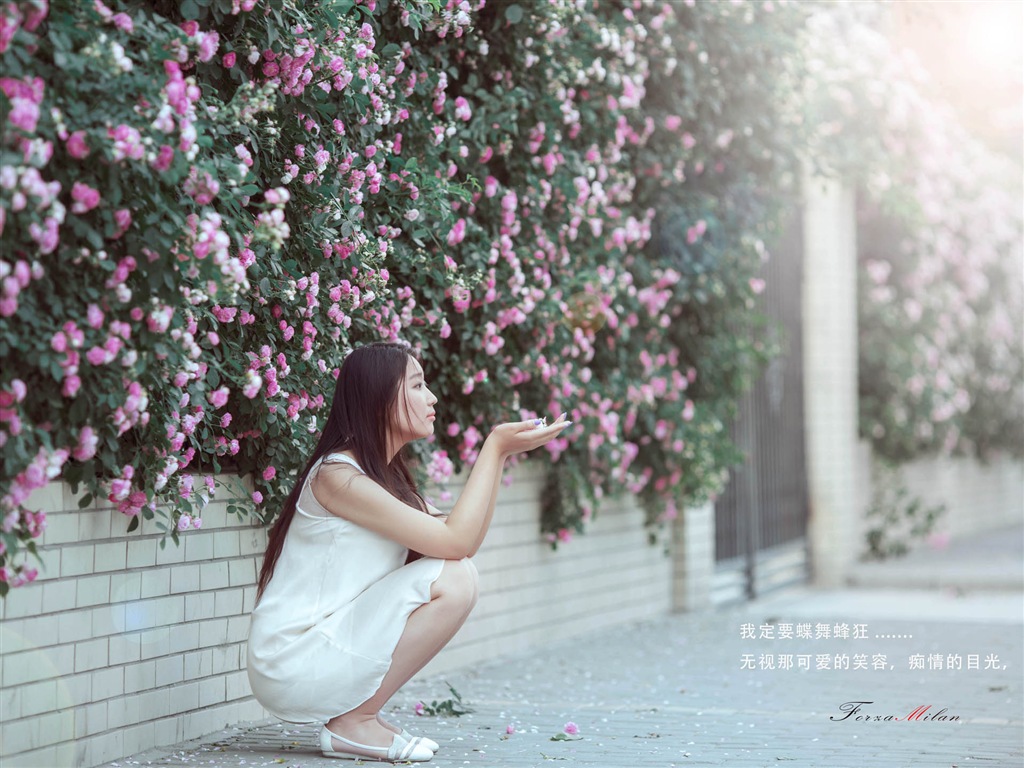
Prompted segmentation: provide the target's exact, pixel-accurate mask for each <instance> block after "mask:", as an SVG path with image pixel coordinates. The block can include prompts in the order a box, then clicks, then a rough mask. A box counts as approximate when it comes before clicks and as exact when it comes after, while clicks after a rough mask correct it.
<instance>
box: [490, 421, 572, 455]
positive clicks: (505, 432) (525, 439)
mask: <svg viewBox="0 0 1024 768" xmlns="http://www.w3.org/2000/svg"><path fill="white" fill-rule="evenodd" d="M570 424H572V422H571V421H566V418H565V414H564V413H563V414H562V415H561V416H559V417H558V418H557V419H555V420H554V421H553V422H552V423H551V424H545V423H544V421H543V420H542V419H534V420H530V421H512V422H509V423H507V424H499V425H498V426H496V427H495V428H494V429H493V430H491V434H490V435H489V436H488V438H487V440H488V441H489V442H490V441H493V442H494V445H495V447H496V448H497V449H498V450H499V451H500V453H501V455H502V456H512V455H514V454H517V453H523V452H525V451H532V450H533V449H534V448H540V447H541V446H542V445H544V444H546V443H549V442H551V441H552V440H554V439H555V438H556V437H558V436H559V435H560V434H561V433H562V430H563V429H565V428H566V427H568V426H569V425H570Z"/></svg>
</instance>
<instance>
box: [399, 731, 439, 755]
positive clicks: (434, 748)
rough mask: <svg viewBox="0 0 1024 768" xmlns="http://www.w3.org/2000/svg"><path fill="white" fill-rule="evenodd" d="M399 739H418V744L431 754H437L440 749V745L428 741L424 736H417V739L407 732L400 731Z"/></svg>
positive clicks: (430, 740)
mask: <svg viewBox="0 0 1024 768" xmlns="http://www.w3.org/2000/svg"><path fill="white" fill-rule="evenodd" d="M401 737H402V738H403V739H405V740H406V741H412V740H413V739H415V738H419V740H420V744H422V745H423V746H424V747H426V748H427V749H429V750H430V751H431V752H437V750H439V749H440V748H441V745H440V744H438V743H437V742H436V741H434V740H433V739H428V738H427V737H426V736H419V737H416V736H413V735H412V734H411V733H409V732H408V731H406V730H404V729H403V730H402V733H401Z"/></svg>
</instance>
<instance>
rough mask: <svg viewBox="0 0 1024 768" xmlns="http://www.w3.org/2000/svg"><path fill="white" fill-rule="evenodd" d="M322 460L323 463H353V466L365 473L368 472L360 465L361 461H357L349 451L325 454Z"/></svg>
mask: <svg viewBox="0 0 1024 768" xmlns="http://www.w3.org/2000/svg"><path fill="white" fill-rule="evenodd" d="M320 462H321V463H322V464H338V463H341V464H351V465H352V466H353V467H355V468H356V469H358V470H359V471H360V472H362V473H363V474H364V475H365V474H366V472H364V471H363V468H362V467H360V466H359V462H357V461H356V460H355V459H353V458H352V457H351V456H349V455H348V454H347V453H328V454H327V455H326V456H324V457H323V458H322V459H321V460H320Z"/></svg>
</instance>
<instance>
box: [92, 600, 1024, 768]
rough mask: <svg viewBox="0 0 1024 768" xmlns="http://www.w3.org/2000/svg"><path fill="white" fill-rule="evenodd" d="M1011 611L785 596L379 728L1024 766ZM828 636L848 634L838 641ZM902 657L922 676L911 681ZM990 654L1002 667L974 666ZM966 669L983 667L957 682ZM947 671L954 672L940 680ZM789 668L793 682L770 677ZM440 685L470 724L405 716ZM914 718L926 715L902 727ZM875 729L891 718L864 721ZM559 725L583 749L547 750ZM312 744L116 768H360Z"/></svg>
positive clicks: (429, 685)
mask: <svg viewBox="0 0 1024 768" xmlns="http://www.w3.org/2000/svg"><path fill="white" fill-rule="evenodd" d="M1022 614H1024V601H1022V599H1021V595H1020V593H1019V592H1016V591H1013V590H1010V591H1006V590H1003V591H998V592H995V591H993V592H982V591H967V592H964V591H957V590H943V591H939V590H930V591H927V590H894V589H891V588H886V589H860V588H851V589H841V590H834V591H822V590H816V589H812V588H806V587H802V588H795V589H790V590H785V591H783V592H780V593H777V594H775V595H772V596H769V597H766V598H762V599H760V600H758V601H755V602H753V603H748V604H745V605H740V606H732V607H728V608H718V609H713V610H708V611H704V612H700V613H693V614H680V615H674V616H667V617H664V618H661V619H658V620H655V621H649V622H644V623H640V624H634V625H630V626H623V627H617V628H614V629H610V630H604V631H601V632H599V633H594V634H593V635H587V636H583V637H578V638H576V639H574V640H572V641H569V642H562V643H558V644H553V645H550V646H548V647H546V648H542V649H540V650H537V649H534V650H532V651H530V652H529V653H523V654H520V655H512V656H506V657H502V658H500V659H495V660H494V661H492V662H490V663H488V664H485V665H480V666H478V667H476V668H471V669H463V670H459V671H455V672H452V673H450V674H448V675H445V676H444V678H443V679H442V678H440V677H434V678H428V679H419V680H414V681H412V683H410V684H409V685H408V686H406V688H405V689H403V690H402V691H400V692H399V694H398V695H397V696H396V697H395V699H393V701H392V707H391V715H392V717H393V719H394V720H395V721H396V722H398V723H401V724H402V725H404V726H406V727H407V728H409V729H410V730H412V731H414V732H417V733H422V734H424V735H428V736H430V737H432V738H434V739H435V740H436V741H438V742H439V743H440V744H441V751H439V752H438V754H437V756H436V757H435V758H434V760H433V761H432V762H431V763H429V765H433V766H437V768H454V767H455V766H502V767H503V768H539V767H540V766H547V765H549V764H550V765H558V764H563V765H571V766H581V767H589V766H594V767H597V766H601V767H602V768H640V767H641V766H659V767H661V768H670V767H671V766H722V767H723V768H753V767H754V766H758V767H763V766H792V767H793V768H909V767H910V766H927V767H928V768H950V767H955V768H967V767H968V766H984V767H985V768H1022V767H1024V710H1022V707H1024V692H1022V687H1024V679H1022V669H1024V647H1022V627H1024V615H1022ZM837 624H838V625H840V627H839V628H840V635H842V634H843V626H844V625H845V626H846V628H847V632H848V633H849V635H850V636H847V637H835V636H833V635H834V634H835V630H836V625H837ZM743 625H749V628H750V629H751V630H752V632H753V634H754V636H753V637H751V638H744V637H742V636H741V635H742V632H741V628H742V627H743ZM787 625H789V626H788V629H790V630H791V631H792V635H793V636H789V637H787V636H784V635H785V632H784V630H786V629H787ZM762 627H765V629H764V633H766V634H767V632H768V631H769V630H768V629H767V628H768V627H771V630H770V631H771V632H772V633H774V635H775V636H774V637H772V638H767V637H761V634H762ZM825 628H827V629H828V634H829V635H830V636H829V637H825V636H823V635H824V633H825ZM780 634H782V635H783V636H779V635H780ZM797 635H803V636H797ZM744 654H748V656H746V657H745V656H744ZM880 655H884V657H885V658H884V661H883V660H882V659H881V658H880ZM912 655H920V659H921V661H922V663H923V664H924V668H922V669H913V668H911V666H910V665H911V658H910V657H911V656H912ZM990 655H991V656H993V657H997V658H998V661H997V662H992V661H989V662H988V664H989V665H994V668H990V669H985V668H984V667H985V666H986V662H987V659H988V658H989V657H990ZM975 656H977V659H978V666H979V667H980V668H978V669H968V668H967V667H968V666H969V665H970V663H971V661H972V660H973V658H974V657H975ZM837 657H838V658H837ZM951 657H952V658H951ZM957 657H959V659H960V664H961V665H962V668H960V669H949V668H947V665H948V663H949V662H950V661H953V662H954V664H955V663H956V659H957ZM744 658H748V659H749V660H750V662H751V664H752V666H753V668H752V669H743V666H744ZM790 658H791V659H792V663H793V665H794V668H792V669H785V668H778V667H780V666H783V667H784V666H785V665H786V664H787V662H788V661H789V660H790ZM826 661H827V662H828V665H827V666H828V667H829V668H824V667H823V665H824V664H825V662H826ZM861 662H863V663H864V664H866V666H867V668H862V669H856V668H853V667H856V666H858V664H859V663H861ZM769 663H771V664H774V666H775V667H776V668H775V669H764V668H761V667H762V666H765V665H767V664H769ZM801 663H805V664H806V668H803V669H801V668H800V665H801ZM940 663H941V667H942V668H941V669H940V668H936V667H937V665H938V664H940ZM837 664H838V666H839V667H840V668H838V669H837V668H833V667H835V666H836V665H837ZM847 664H848V665H849V667H850V668H844V667H845V666H846V665H847ZM876 665H877V667H878V668H876ZM446 683H450V684H451V685H452V686H453V687H454V688H455V689H456V690H457V691H458V692H459V694H460V695H461V696H462V698H463V700H464V702H465V703H466V704H468V705H469V706H471V707H472V708H473V712H472V713H470V714H466V715H463V716H461V717H458V718H453V717H447V718H438V717H417V716H416V715H415V714H414V713H413V706H414V704H415V703H416V702H417V701H425V702H428V703H429V702H431V701H433V700H438V701H443V700H445V699H447V698H449V697H450V693H449V691H448V688H447V685H446ZM853 701H862V702H871V703H870V704H862V705H861V710H860V713H859V714H860V715H864V716H868V717H870V718H872V719H868V720H861V721H857V720H855V717H856V716H855V715H854V716H851V717H850V718H848V719H846V720H843V721H841V722H836V721H833V720H831V719H830V718H840V717H842V716H843V713H842V712H841V711H840V707H841V705H843V704H844V703H846V702H853ZM918 707H929V708H930V709H927V710H925V711H924V712H923V716H922V717H919V718H918V719H915V720H908V719H907V715H908V714H910V713H911V712H912V711H913V710H914V709H915V708H918ZM942 710H945V712H942ZM887 715H893V716H897V717H899V718H900V720H898V721H884V720H882V721H875V720H874V719H873V718H874V716H879V717H885V716H887ZM932 715H937V716H938V717H936V718H935V719H927V718H929V717H930V716H932ZM953 715H956V716H958V717H959V720H958V721H953V720H942V719H940V718H941V717H942V716H946V717H952V716H953ZM570 721H571V722H574V723H576V724H577V725H578V727H579V739H578V740H571V741H554V740H552V737H553V736H556V735H557V734H559V733H561V732H562V730H563V727H564V726H565V724H566V723H567V722H570ZM509 726H511V728H512V730H513V733H511V734H509V733H507V729H508V728H509ZM315 737H316V731H315V729H314V728H312V727H294V726H290V727H286V726H284V725H283V724H281V723H279V722H276V721H274V722H265V723H255V724H248V725H240V726H236V727H234V728H230V729H227V730H225V731H222V732H220V733H217V734H214V735H212V736H210V737H207V738H206V739H203V740H200V741H197V742H191V743H189V744H183V745H176V746H175V747H173V748H169V749H165V750H154V751H151V752H148V753H145V754H143V755H138V756H135V757H133V758H129V759H126V760H121V761H118V762H116V763H111V764H110V765H111V766H121V767H123V766H138V765H152V766H164V767H170V766H197V765H202V766H214V767H215V768H236V767H241V766H245V768H252V767H253V766H278V765H285V766H292V767H293V768H300V767H301V766H309V767H310V768H314V767H317V766H328V765H334V766H337V765H352V764H354V763H352V762H350V761H338V760H331V759H328V758H323V757H321V756H320V754H319V751H318V750H317V749H316V747H315Z"/></svg>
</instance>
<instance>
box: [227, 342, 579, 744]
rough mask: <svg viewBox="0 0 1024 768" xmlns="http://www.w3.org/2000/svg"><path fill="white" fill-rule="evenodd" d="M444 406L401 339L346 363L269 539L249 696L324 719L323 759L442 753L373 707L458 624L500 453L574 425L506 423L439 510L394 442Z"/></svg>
mask: <svg viewBox="0 0 1024 768" xmlns="http://www.w3.org/2000/svg"><path fill="white" fill-rule="evenodd" d="M436 403H437V398H436V397H435V396H434V395H433V393H432V392H431V391H430V389H428V387H427V383H426V381H425V380H424V376H423V369H422V367H421V366H420V364H419V362H418V361H417V360H416V359H415V358H414V357H413V356H412V355H411V354H410V352H409V350H408V348H406V347H405V346H402V345H399V344H386V343H379V344H369V345H366V346H363V347H359V348H357V349H356V350H354V351H353V352H352V353H351V354H349V355H348V357H346V359H345V361H344V363H343V364H342V366H341V372H340V374H339V376H338V383H337V387H336V389H335V392H334V400H333V402H332V403H331V412H330V414H329V416H328V418H327V423H326V425H325V426H324V430H323V433H322V434H321V435H320V440H319V442H318V443H317V445H316V448H315V449H314V451H313V455H312V456H311V457H310V459H309V462H308V463H307V465H306V467H305V469H304V470H303V472H302V473H301V474H300V475H299V478H298V482H297V483H296V485H295V488H294V489H293V490H292V492H291V494H290V495H289V496H288V499H287V500H286V501H285V506H284V510H283V511H282V513H281V515H280V517H278V519H277V522H276V523H275V524H274V527H273V529H272V530H271V533H270V538H269V542H268V545H267V552H266V556H265V558H264V561H263V568H262V570H261V571H260V577H259V583H258V587H257V602H256V608H255V610H254V611H253V614H252V626H251V629H250V633H249V644H248V665H247V669H248V674H249V682H250V684H251V686H252V691H253V694H254V695H255V696H256V699H257V700H258V701H259V702H260V704H262V705H263V706H264V707H265V708H266V709H267V710H268V711H269V712H271V713H273V714H274V715H275V716H277V717H279V718H281V719H282V720H286V721H289V722H322V723H324V726H323V728H322V729H321V731H320V746H321V749H322V751H323V754H324V755H325V756H328V757H347V758H357V757H363V758H373V759H378V760H390V761H392V762H394V761H398V760H409V761H426V760H430V759H431V758H432V757H433V755H434V752H435V751H436V750H437V748H438V745H437V744H436V743H435V742H433V741H431V740H429V739H425V738H420V737H413V736H412V735H411V734H409V733H408V731H404V730H402V729H400V728H398V727H396V726H394V725H391V724H390V723H388V722H386V721H385V720H383V719H382V718H381V716H380V712H381V709H382V708H383V707H384V705H385V703H386V702H387V701H388V699H390V698H391V696H392V695H393V694H394V693H395V692H396V691H397V690H398V689H399V688H400V687H401V686H402V685H403V684H405V683H406V682H407V681H408V680H409V679H410V678H411V677H412V676H413V675H414V674H416V672H418V671H419V670H420V669H421V668H422V667H423V666H424V665H425V664H426V663H427V662H428V661H429V660H430V659H431V658H433V657H434V656H435V655H436V654H437V653H438V651H440V650H441V649H442V648H443V647H444V646H445V644H447V643H448V641H449V640H451V638H452V636H454V634H455V633H456V631H458V629H459V627H461V626H462V624H463V622H465V620H466V617H467V616H468V615H469V612H470V610H471V609H472V608H473V606H474V604H475V603H476V598H477V575H476V569H475V568H474V566H473V564H472V562H471V561H470V560H469V558H470V557H472V556H473V555H474V554H476V551H477V550H478V549H479V548H480V544H481V542H482V541H483V539H484V535H485V534H486V533H487V529H488V527H489V526H490V523H491V516H492V515H493V513H494V503H495V498H496V497H497V493H498V486H499V483H500V482H501V474H502V469H503V467H504V464H505V459H506V458H507V457H508V456H511V455H513V454H517V453H521V452H523V451H529V450H532V449H534V448H538V447H540V446H542V445H544V444H545V443H547V442H548V441H550V440H552V439H554V438H555V437H557V436H558V434H559V433H561V431H562V430H563V429H565V427H566V426H568V424H569V423H570V422H567V421H566V420H565V414H563V415H562V416H560V417H559V418H558V419H557V420H556V421H555V422H554V423H553V424H551V425H550V426H549V425H547V424H545V423H544V422H543V421H542V420H537V421H525V422H518V423H509V424H501V425H499V426H497V427H495V428H494V430H493V431H492V432H491V434H490V435H489V436H488V438H487V439H486V441H485V442H484V444H483V447H482V448H481V449H480V453H479V456H478V458H477V461H476V464H475V466H474V467H473V469H472V471H471V472H470V475H469V477H468V479H467V481H466V485H465V488H464V489H463V491H462V493H461V495H460V496H459V499H458V501H457V502H456V503H455V506H454V508H453V509H452V510H451V512H450V513H449V514H448V515H444V514H443V513H441V512H440V511H439V510H437V509H436V508H434V507H432V506H430V505H429V504H427V503H426V502H425V501H424V500H423V497H422V496H421V495H420V493H419V491H418V490H417V489H416V486H415V483H414V481H413V478H412V475H411V474H410V472H409V470H408V469H407V468H406V465H405V462H404V460H403V458H402V454H401V450H402V448H403V446H405V445H406V444H407V443H409V442H410V441H412V440H416V439H419V438H422V437H427V436H428V435H430V434H432V433H433V431H434V417H435V413H434V405H435V404H436Z"/></svg>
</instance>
